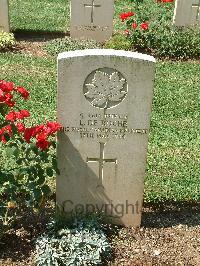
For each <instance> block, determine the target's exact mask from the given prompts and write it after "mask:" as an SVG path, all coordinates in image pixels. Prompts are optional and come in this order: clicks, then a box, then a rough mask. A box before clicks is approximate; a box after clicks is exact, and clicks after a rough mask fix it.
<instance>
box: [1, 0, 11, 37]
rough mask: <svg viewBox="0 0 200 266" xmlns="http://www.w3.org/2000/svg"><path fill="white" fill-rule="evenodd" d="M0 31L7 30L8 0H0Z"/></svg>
mask: <svg viewBox="0 0 200 266" xmlns="http://www.w3.org/2000/svg"><path fill="white" fill-rule="evenodd" d="M0 31H6V32H9V15H8V0H0Z"/></svg>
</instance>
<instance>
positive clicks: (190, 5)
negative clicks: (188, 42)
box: [173, 0, 200, 27]
mask: <svg viewBox="0 0 200 266" xmlns="http://www.w3.org/2000/svg"><path fill="white" fill-rule="evenodd" d="M173 23H174V25H175V26H178V27H184V26H192V25H200V0H176V4H175V10H174V18H173Z"/></svg>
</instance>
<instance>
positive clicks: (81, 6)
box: [70, 0, 114, 42]
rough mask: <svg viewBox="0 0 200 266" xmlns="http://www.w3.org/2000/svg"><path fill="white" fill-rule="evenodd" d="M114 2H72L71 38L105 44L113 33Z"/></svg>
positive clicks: (105, 0)
mask: <svg viewBox="0 0 200 266" xmlns="http://www.w3.org/2000/svg"><path fill="white" fill-rule="evenodd" d="M113 15H114V0H72V1H71V22H70V36H71V37H72V38H78V39H81V38H82V39H93V40H96V41H98V42H104V41H105V40H107V39H109V38H110V37H111V35H112V31H113Z"/></svg>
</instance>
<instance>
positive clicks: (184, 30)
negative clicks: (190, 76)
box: [105, 0, 200, 59]
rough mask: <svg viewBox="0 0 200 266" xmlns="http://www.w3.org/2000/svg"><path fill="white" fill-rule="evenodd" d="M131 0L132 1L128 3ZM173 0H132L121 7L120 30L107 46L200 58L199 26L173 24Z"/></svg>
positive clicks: (172, 56) (176, 56) (168, 56)
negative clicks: (177, 25)
mask: <svg viewBox="0 0 200 266" xmlns="http://www.w3.org/2000/svg"><path fill="white" fill-rule="evenodd" d="M128 2H129V5H128ZM174 2H175V1H172V0H129V1H126V3H127V5H126V6H125V7H124V8H121V7H120V11H121V13H119V20H118V22H116V25H117V28H119V29H120V31H119V32H118V33H117V34H115V35H114V37H113V38H111V39H110V40H109V41H107V42H106V44H105V47H106V48H112V49H125V50H133V51H138V52H142V53H147V54H152V55H154V56H156V57H164V58H177V59H188V58H194V59H196V58H197V59H198V58H199V56H200V42H199V34H200V28H199V27H198V26H190V27H176V26H174V25H173V23H172V21H173V14H174Z"/></svg>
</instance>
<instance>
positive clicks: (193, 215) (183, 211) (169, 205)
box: [142, 201, 200, 228]
mask: <svg viewBox="0 0 200 266" xmlns="http://www.w3.org/2000/svg"><path fill="white" fill-rule="evenodd" d="M179 224H182V225H187V226H196V225H200V202H194V201H191V202H190V201H163V202H158V203H146V204H144V208H143V213H142V226H144V227H146V228H161V227H172V226H176V225H179Z"/></svg>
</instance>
